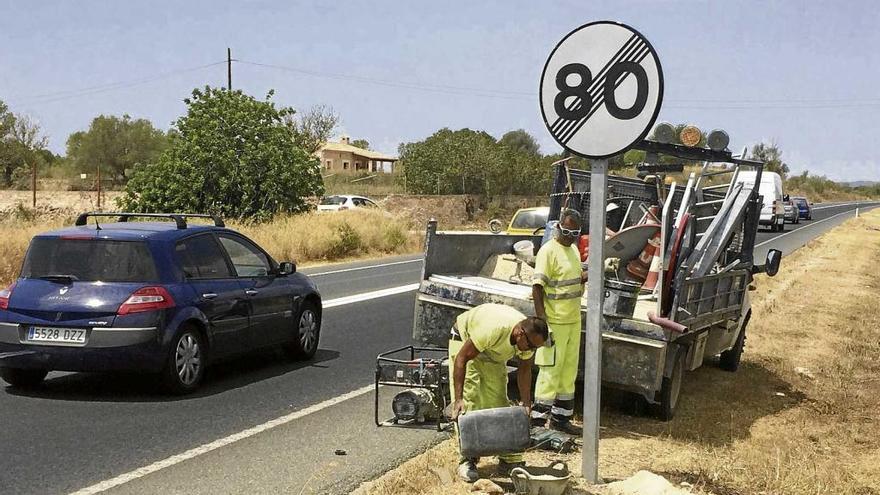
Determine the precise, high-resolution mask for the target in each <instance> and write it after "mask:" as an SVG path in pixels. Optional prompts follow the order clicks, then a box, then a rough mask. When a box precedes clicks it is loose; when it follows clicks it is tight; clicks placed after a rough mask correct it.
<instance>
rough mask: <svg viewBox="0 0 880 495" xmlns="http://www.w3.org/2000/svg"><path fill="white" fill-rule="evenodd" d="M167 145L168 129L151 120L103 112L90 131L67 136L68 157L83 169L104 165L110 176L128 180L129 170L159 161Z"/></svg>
mask: <svg viewBox="0 0 880 495" xmlns="http://www.w3.org/2000/svg"><path fill="white" fill-rule="evenodd" d="M166 145H167V138H166V137H165V133H164V132H162V131H161V130H160V129H156V128H155V127H153V124H152V123H150V121H149V120H146V119H132V118H131V117H130V116H128V115H123V116H122V117H116V116H114V115H110V116H107V115H99V116H98V117H95V118H94V120H92V123H91V125H89V129H88V130H87V131H79V132H74V133H73V134H71V135H70V136H69V137H68V138H67V158H68V160H69V164H70V166H71V167H73V168H75V169H77V170H79V171H80V172H87V173H92V171H93V170H95V169H96V168H97V167H98V166H100V167H101V170H102V172H103V173H104V174H106V177H108V178H110V179H112V180H113V181H114V182H125V181H126V179H127V171H130V170H133V169H134V168H135V167H136V166H137V165H139V164H145V163H151V162H153V161H155V160H156V158H157V157H158V156H159V155H160V154H161V153H162V151H163V150H164V149H165V146H166Z"/></svg>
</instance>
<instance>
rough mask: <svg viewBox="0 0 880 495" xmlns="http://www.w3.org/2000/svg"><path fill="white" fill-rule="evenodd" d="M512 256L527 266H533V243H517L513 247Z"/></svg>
mask: <svg viewBox="0 0 880 495" xmlns="http://www.w3.org/2000/svg"><path fill="white" fill-rule="evenodd" d="M513 254H514V255H515V256H516V257H517V259H519V260H522V261H523V262H524V263H525V264H527V265H529V266H535V243H534V242H532V241H519V242H517V243H516V244H514V245H513Z"/></svg>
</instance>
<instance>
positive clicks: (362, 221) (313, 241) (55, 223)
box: [0, 211, 423, 287]
mask: <svg viewBox="0 0 880 495" xmlns="http://www.w3.org/2000/svg"><path fill="white" fill-rule="evenodd" d="M72 224H73V219H72V218H60V217H52V218H42V217H36V218H33V219H26V218H25V219H23V218H11V219H4V220H3V221H0V287H6V285H8V284H9V283H11V282H12V281H13V280H14V279H15V277H17V276H18V272H19V269H20V268H21V262H22V259H23V258H24V254H25V251H26V250H27V246H28V243H29V242H30V240H31V238H32V237H33V236H34V235H36V234H39V233H41V232H45V231H48V230H53V229H57V228H61V227H63V226H65V225H72ZM229 227H230V228H232V229H235V230H237V231H239V232H242V233H243V234H245V235H247V236H248V237H250V238H251V239H253V240H254V241H256V242H257V243H258V244H259V245H260V246H262V247H263V248H264V249H266V250H267V251H269V254H271V255H272V257H274V258H275V259H276V260H278V261H296V262H298V263H302V264H310V263H315V262H321V261H339V260H346V259H354V258H365V257H375V256H384V255H392V254H406V253H415V252H418V251H419V250H420V249H421V245H420V243H421V242H422V237H423V235H422V234H421V233H415V232H414V231H413V230H412V227H411V226H410V225H409V223H408V222H407V221H405V220H403V219H401V218H399V217H396V216H392V215H390V214H388V213H384V212H378V211H345V212H338V213H330V214H317V213H308V214H303V215H289V216H281V217H278V218H276V219H274V220H273V221H271V222H267V223H262V224H242V223H235V222H232V223H230V224H229Z"/></svg>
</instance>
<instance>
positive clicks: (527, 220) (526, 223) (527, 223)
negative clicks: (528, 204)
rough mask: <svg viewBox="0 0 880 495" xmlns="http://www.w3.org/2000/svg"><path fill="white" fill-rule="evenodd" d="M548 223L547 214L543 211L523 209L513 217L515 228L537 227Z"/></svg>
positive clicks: (512, 223) (512, 224)
mask: <svg viewBox="0 0 880 495" xmlns="http://www.w3.org/2000/svg"><path fill="white" fill-rule="evenodd" d="M546 223H547V214H546V213H545V212H543V211H540V212H539V211H522V212H520V213H518V214H517V215H516V216H515V217H513V222H511V226H512V227H513V228H515V229H537V228H538V227H543V226H544V225H545V224H546Z"/></svg>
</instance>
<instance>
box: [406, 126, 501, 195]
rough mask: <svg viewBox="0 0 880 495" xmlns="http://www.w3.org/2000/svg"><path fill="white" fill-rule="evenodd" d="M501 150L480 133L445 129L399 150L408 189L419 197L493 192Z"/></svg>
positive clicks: (499, 166)
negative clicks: (421, 195) (419, 195)
mask: <svg viewBox="0 0 880 495" xmlns="http://www.w3.org/2000/svg"><path fill="white" fill-rule="evenodd" d="M500 151H501V149H500V147H499V146H498V145H497V142H496V141H495V138H493V137H492V136H490V135H489V134H487V133H485V132H483V131H473V130H471V129H460V130H457V131H452V130H450V129H447V128H444V129H441V130H439V131H437V132H435V133H434V134H433V135H431V136H430V137H428V138H427V139H425V140H424V141H419V142H415V143H407V144H402V145H401V146H400V149H399V153H400V162H401V165H402V167H403V173H404V175H405V180H406V183H407V187H408V188H409V189H410V190H411V191H413V192H416V193H419V194H475V193H487V194H491V193H492V192H495V191H496V186H497V184H496V183H495V179H496V177H497V176H498V173H499V171H500V169H501V166H502V163H503V161H502V157H501V153H500Z"/></svg>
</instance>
